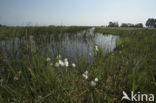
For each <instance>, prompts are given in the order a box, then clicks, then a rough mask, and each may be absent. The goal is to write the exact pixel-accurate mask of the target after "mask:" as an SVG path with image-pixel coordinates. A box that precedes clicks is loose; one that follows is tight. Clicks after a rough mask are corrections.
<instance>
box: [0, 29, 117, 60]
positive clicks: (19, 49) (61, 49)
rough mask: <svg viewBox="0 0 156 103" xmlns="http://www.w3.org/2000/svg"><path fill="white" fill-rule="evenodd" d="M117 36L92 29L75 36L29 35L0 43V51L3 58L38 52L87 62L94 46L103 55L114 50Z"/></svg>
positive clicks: (68, 34)
mask: <svg viewBox="0 0 156 103" xmlns="http://www.w3.org/2000/svg"><path fill="white" fill-rule="evenodd" d="M117 39H119V37H118V36H114V35H112V34H108V35H103V34H101V33H96V34H95V33H94V28H91V29H89V30H84V31H80V32H77V33H76V34H70V33H64V34H58V35H55V36H54V35H53V34H52V35H39V36H35V37H34V36H33V35H30V36H29V38H26V37H25V36H23V37H21V38H19V37H16V38H11V39H10V40H2V41H0V51H1V55H2V56H3V57H4V58H16V60H18V59H20V58H22V56H24V55H29V56H30V55H31V54H32V53H35V52H39V53H40V54H41V55H42V56H45V57H51V58H52V59H53V58H56V56H58V55H59V54H60V55H61V56H62V58H65V57H66V58H69V60H71V61H78V60H80V59H81V58H85V59H86V61H88V62H93V60H94V52H93V51H94V49H95V45H97V46H98V47H100V48H102V50H103V51H104V53H105V54H106V53H109V52H112V51H113V50H114V49H115V48H116V40H117Z"/></svg>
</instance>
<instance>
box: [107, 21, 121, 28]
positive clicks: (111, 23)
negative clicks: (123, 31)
mask: <svg viewBox="0 0 156 103" xmlns="http://www.w3.org/2000/svg"><path fill="white" fill-rule="evenodd" d="M108 27H119V24H118V22H109V25H108Z"/></svg>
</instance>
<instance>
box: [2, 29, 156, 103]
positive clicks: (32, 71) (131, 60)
mask: <svg viewBox="0 0 156 103" xmlns="http://www.w3.org/2000/svg"><path fill="white" fill-rule="evenodd" d="M43 28H44V29H43ZM43 28H42V29H41V28H40V29H37V28H35V27H34V28H33V27H32V28H29V30H30V29H31V31H29V32H30V33H28V34H31V33H32V34H31V35H38V34H37V32H39V34H44V33H48V34H50V33H51V32H54V31H53V29H52V30H51V29H48V28H50V27H48V28H45V27H43ZM65 28H66V27H63V30H65V31H67V32H70V31H71V32H73V31H79V30H82V28H81V29H80V28H72V29H71V28H68V29H65ZM10 29H11V28H10ZM10 29H9V30H8V29H6V30H5V31H7V30H8V31H10ZM16 29H18V30H21V31H22V30H23V29H21V28H16ZM83 29H84V28H83ZM11 30H14V29H11ZM18 30H17V31H18ZM25 30H26V29H24V32H23V34H21V33H22V32H21V31H20V32H19V34H18V36H19V35H26V33H27V32H25ZM33 30H34V31H33ZM40 30H41V31H40ZM55 30H56V29H55ZM17 31H16V32H17ZM60 31H62V28H57V30H56V31H55V32H60ZM10 32H11V31H10ZM95 32H100V33H103V34H104V35H107V34H114V35H119V36H120V38H121V40H120V41H119V42H118V43H117V44H118V45H117V47H116V49H115V50H114V52H112V53H108V54H107V55H105V54H103V52H102V49H100V50H99V51H98V53H97V55H96V56H95V62H94V63H93V64H92V65H88V64H87V63H86V61H85V60H84V59H81V61H80V62H79V63H77V64H76V68H72V67H71V66H70V67H67V68H66V67H59V68H56V67H55V66H54V65H53V66H51V65H50V63H51V62H53V64H54V63H55V62H54V61H56V60H52V61H50V62H47V60H46V59H47V57H43V56H41V55H40V54H39V53H38V52H33V53H31V55H30V54H27V52H26V50H25V49H24V46H23V51H22V52H23V55H22V56H21V59H20V60H19V61H17V60H15V59H14V58H9V59H5V58H4V57H2V56H1V54H0V66H1V75H0V78H1V83H0V103H40V102H41V103H120V102H121V97H122V91H123V90H124V91H126V92H127V93H128V94H130V92H131V91H132V90H133V91H135V92H138V91H140V92H141V93H153V94H156V48H155V45H156V30H155V29H127V28H100V27H97V28H96V29H95ZM9 35H10V36H11V34H10V33H9ZM3 37H4V36H3ZM62 59H63V58H62ZM73 69H74V70H73ZM86 70H88V72H89V73H88V77H89V78H88V79H87V80H86V79H84V77H83V76H82V74H83V73H84V72H85V71H86ZM95 77H97V78H98V79H99V81H98V82H97V85H96V86H95V87H91V86H90V82H91V81H92V80H93V79H94V78H95ZM2 80H3V81H2ZM123 102H125V103H127V101H123Z"/></svg>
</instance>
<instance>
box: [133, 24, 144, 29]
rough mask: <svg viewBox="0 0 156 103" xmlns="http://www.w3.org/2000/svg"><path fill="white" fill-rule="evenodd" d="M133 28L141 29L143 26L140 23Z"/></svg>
mask: <svg viewBox="0 0 156 103" xmlns="http://www.w3.org/2000/svg"><path fill="white" fill-rule="evenodd" d="M135 27H136V28H143V24H142V23H138V24H135Z"/></svg>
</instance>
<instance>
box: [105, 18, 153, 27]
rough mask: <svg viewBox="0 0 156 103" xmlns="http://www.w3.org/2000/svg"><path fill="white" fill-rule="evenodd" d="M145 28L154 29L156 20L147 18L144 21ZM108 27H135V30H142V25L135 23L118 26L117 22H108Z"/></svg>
mask: <svg viewBox="0 0 156 103" xmlns="http://www.w3.org/2000/svg"><path fill="white" fill-rule="evenodd" d="M145 25H146V27H152V28H156V19H154V18H149V19H148V20H147V21H146V24H145ZM108 27H135V28H143V27H144V26H143V24H142V23H137V24H132V23H122V24H121V25H120V26H119V24H118V22H112V21H110V22H109V24H108Z"/></svg>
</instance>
